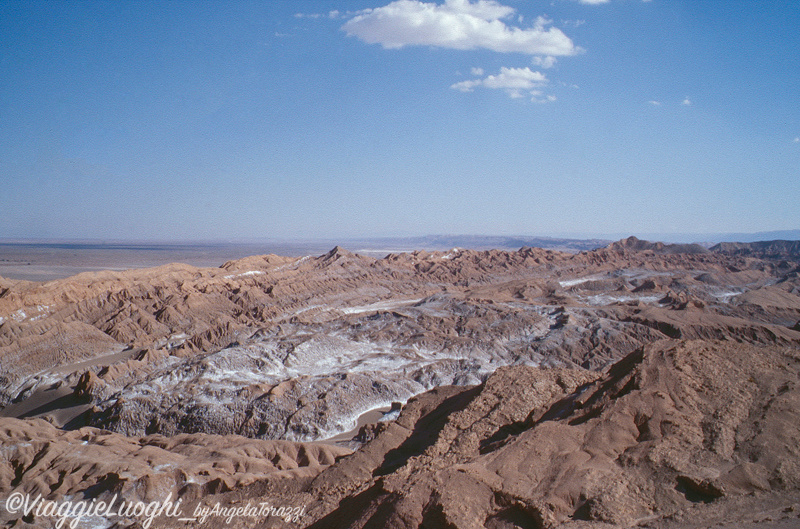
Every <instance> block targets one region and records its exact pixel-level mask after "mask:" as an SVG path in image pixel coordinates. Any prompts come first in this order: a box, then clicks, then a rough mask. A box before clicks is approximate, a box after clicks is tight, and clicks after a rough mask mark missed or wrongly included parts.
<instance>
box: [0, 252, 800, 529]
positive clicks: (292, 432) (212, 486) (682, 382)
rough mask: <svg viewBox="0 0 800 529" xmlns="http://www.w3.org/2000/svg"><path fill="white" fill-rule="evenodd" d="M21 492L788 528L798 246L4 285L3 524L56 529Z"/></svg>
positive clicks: (486, 519) (572, 524) (370, 523)
mask: <svg viewBox="0 0 800 529" xmlns="http://www.w3.org/2000/svg"><path fill="white" fill-rule="evenodd" d="M17 492H22V493H30V494H31V495H33V496H36V495H37V494H41V495H42V496H43V497H45V498H50V499H53V500H54V501H59V500H61V499H63V498H71V499H73V500H81V499H87V500H90V499H103V500H109V499H111V498H112V497H117V498H118V499H123V500H125V501H143V502H149V501H156V500H161V499H163V498H165V497H167V496H168V495H171V497H173V498H181V499H182V501H183V502H184V505H185V507H184V512H185V513H186V514H187V516H188V515H190V514H191V513H192V512H193V510H194V508H195V507H196V505H198V504H205V505H213V504H214V503H215V502H220V503H221V504H222V505H225V506H236V505H243V504H248V503H253V504H258V503H259V502H264V501H270V502H273V503H281V504H284V505H294V506H302V507H303V512H302V516H300V517H298V518H297V519H293V520H288V521H287V520H284V519H282V518H280V517H268V518H264V517H262V518H260V519H253V518H246V517H233V518H231V519H229V520H226V519H225V518H224V517H210V518H208V519H207V520H203V522H202V524H201V523H200V522H199V521H198V520H195V522H189V521H185V520H184V521H180V520H176V519H171V518H168V517H162V518H159V519H158V520H157V521H156V522H155V524H154V526H156V527H187V526H189V527H192V526H195V527H200V526H202V527H242V528H244V527H258V526H263V527H314V528H320V529H321V528H339V527H342V528H345V527H353V528H370V527H376V528H382V527H387V528H440V527H441V528H459V529H461V528H483V527H487V528H493V529H500V528H555V527H565V528H576V529H577V528H598V529H599V528H611V527H635V526H640V527H651V528H654V529H655V528H700V527H723V528H725V527H727V528H731V529H732V528H739V527H741V528H745V527H747V528H750V527H767V528H773V527H774V528H784V527H786V528H788V527H798V526H800V242H796V241H767V242H761V243H721V244H719V245H717V246H713V247H711V248H710V249H709V248H705V247H703V246H699V245H691V244H681V245H669V244H663V243H653V242H648V241H641V240H638V239H635V238H633V237H631V238H629V239H624V240H621V241H618V242H614V243H611V244H609V245H608V246H605V247H602V248H599V249H595V250H586V251H581V252H580V253H567V252H562V251H557V250H552V249H541V248H533V247H523V248H520V249H518V250H512V251H509V250H465V249H459V248H453V249H451V250H448V251H414V252H404V253H390V254H389V255H386V256H385V257H380V258H377V257H372V256H368V255H362V254H360V253H351V252H349V251H347V250H344V249H342V248H339V247H336V248H333V249H332V250H330V251H329V252H327V253H324V254H321V255H309V256H304V257H292V256H278V255H259V256H252V257H246V258H242V259H237V260H232V261H229V262H226V263H224V264H222V265H221V266H219V267H205V268H200V267H194V266H190V265H188V264H167V265H162V266H158V267H155V268H137V269H129V270H118V271H91V272H83V273H80V274H77V275H74V276H71V277H67V278H63V279H54V280H50V281H47V282H32V281H24V280H17V279H7V278H2V277H0V523H6V524H7V525H9V526H12V527H52V526H53V519H49V518H46V517H41V516H40V517H36V516H31V515H28V516H23V515H22V514H20V513H10V512H8V510H7V509H6V510H4V509H3V505H4V504H5V502H6V499H7V498H8V497H9V496H10V495H11V494H14V493H17ZM142 523H143V522H142V520H141V519H138V518H136V517H129V518H124V519H119V518H115V519H105V518H92V519H84V520H81V521H80V524H82V525H80V526H81V527H98V528H100V527H112V526H115V524H116V526H119V527H128V526H133V527H140V526H142ZM193 524H194V525H193Z"/></svg>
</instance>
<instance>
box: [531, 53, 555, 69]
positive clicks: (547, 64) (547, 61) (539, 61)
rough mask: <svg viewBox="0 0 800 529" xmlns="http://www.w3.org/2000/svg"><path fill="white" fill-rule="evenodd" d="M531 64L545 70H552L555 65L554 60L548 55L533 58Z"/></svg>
mask: <svg viewBox="0 0 800 529" xmlns="http://www.w3.org/2000/svg"><path fill="white" fill-rule="evenodd" d="M533 64H535V65H536V66H540V67H542V68H545V69H546V68H552V67H553V66H554V65H555V64H556V58H555V57H553V56H552V55H548V56H547V57H534V58H533Z"/></svg>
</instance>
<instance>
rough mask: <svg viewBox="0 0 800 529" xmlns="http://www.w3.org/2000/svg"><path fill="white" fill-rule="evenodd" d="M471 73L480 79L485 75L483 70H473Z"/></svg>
mask: <svg viewBox="0 0 800 529" xmlns="http://www.w3.org/2000/svg"><path fill="white" fill-rule="evenodd" d="M470 73H471V74H472V75H477V76H479V77H480V76H481V75H483V68H472V69H471V70H470Z"/></svg>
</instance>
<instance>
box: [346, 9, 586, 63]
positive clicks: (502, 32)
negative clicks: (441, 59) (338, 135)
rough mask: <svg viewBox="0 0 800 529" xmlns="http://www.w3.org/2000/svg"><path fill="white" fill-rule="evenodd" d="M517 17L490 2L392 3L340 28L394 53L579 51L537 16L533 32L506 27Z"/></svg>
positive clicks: (546, 53)
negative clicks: (420, 49) (418, 49)
mask: <svg viewBox="0 0 800 529" xmlns="http://www.w3.org/2000/svg"><path fill="white" fill-rule="evenodd" d="M514 13H515V10H514V9H513V8H511V7H508V6H504V5H501V4H499V3H497V2H494V1H491V0H477V1H476V2H474V3H473V2H470V1H469V0H446V1H445V3H444V4H435V3H428V2H421V1H419V0H395V1H394V2H391V3H390V4H388V5H386V6H384V7H377V8H373V9H365V10H363V11H360V12H359V13H358V14H357V15H356V16H355V17H353V18H352V19H350V20H348V21H347V22H346V23H345V24H344V25H343V26H342V29H343V30H344V31H346V32H347V34H348V35H349V36H354V37H357V38H358V39H360V40H362V41H364V42H366V43H368V44H380V45H381V46H383V47H384V48H388V49H396V48H402V47H404V46H438V47H441V48H449V49H456V50H474V49H487V50H492V51H496V52H501V53H524V54H528V55H542V56H550V57H556V56H567V55H574V54H576V53H578V52H579V51H580V50H579V48H577V47H576V46H575V45H574V44H573V42H572V40H571V39H570V38H569V37H567V36H566V35H565V34H564V33H563V32H562V31H561V30H559V29H558V28H555V27H548V26H549V21H548V20H546V19H544V18H542V17H539V18H537V19H536V21H535V23H534V24H533V26H532V27H528V28H521V27H516V26H509V25H507V24H506V22H504V20H508V19H510V18H511V17H512V16H513V15H514Z"/></svg>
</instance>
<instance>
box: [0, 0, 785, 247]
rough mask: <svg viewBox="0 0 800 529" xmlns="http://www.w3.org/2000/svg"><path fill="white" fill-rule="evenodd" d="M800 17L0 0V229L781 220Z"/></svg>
mask: <svg viewBox="0 0 800 529" xmlns="http://www.w3.org/2000/svg"><path fill="white" fill-rule="evenodd" d="M798 27H800V4H797V3H791V4H790V3H785V2H784V3H780V2H743V1H737V2H725V3H719V2H708V1H700V2H698V1H689V0H556V1H550V0H547V1H530V2H520V1H518V0H502V1H498V2H494V1H480V2H478V1H469V0H447V1H437V2H433V1H418V0H402V1H394V2H390V1H389V0H352V1H330V0H318V1H313V2H312V1H305V2H303V1H300V2H255V1H242V2H230V3H228V2H207V3H191V2H168V1H162V0H151V1H146V2H100V1H96V2H95V1H88V2H49V1H25V2H22V1H5V2H0V44H2V49H3V50H4V51H3V52H2V55H0V188H2V190H3V191H2V192H3V197H4V199H5V200H4V205H3V213H2V215H0V237H2V238H5V239H95V240H96V239H102V240H143V239H145V240H147V239H149V240H173V241H174V240H201V241H209V240H241V239H244V240H252V239H253V238H263V237H265V236H266V237H267V238H269V239H276V240H287V239H289V240H345V239H353V238H376V237H418V236H420V235H417V234H427V233H484V234H500V235H501V236H518V235H516V234H536V235H532V236H551V237H563V236H564V235H563V234H587V235H589V236H591V235H592V234H600V235H608V234H620V235H622V234H627V235H637V236H639V235H640V234H641V235H642V237H647V235H648V234H684V235H685V234H692V233H696V234H701V235H702V234H724V233H758V232H770V231H776V230H793V229H795V228H796V227H797V224H798V209H797V204H798V203H800V110H798V105H797V101H798V100H800V85H799V84H798V83H797V79H798V78H800V62H798V59H797V58H798V56H800V32H798V31H797V28H798ZM631 227H633V228H631ZM528 236H531V235H528Z"/></svg>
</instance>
